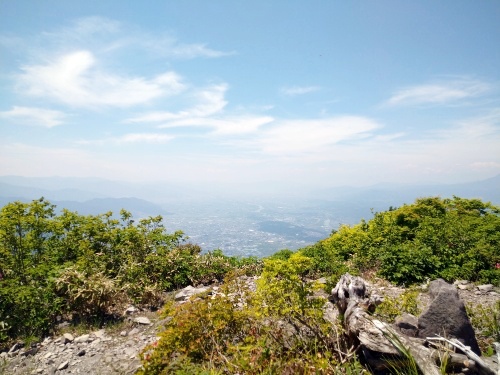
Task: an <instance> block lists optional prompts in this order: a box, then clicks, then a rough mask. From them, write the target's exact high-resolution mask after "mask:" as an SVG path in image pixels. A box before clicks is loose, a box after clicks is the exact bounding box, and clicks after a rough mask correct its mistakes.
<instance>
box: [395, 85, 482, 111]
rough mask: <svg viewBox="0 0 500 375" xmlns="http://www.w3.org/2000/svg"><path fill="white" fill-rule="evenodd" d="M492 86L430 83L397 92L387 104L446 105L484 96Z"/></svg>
mask: <svg viewBox="0 0 500 375" xmlns="http://www.w3.org/2000/svg"><path fill="white" fill-rule="evenodd" d="M489 89H490V85H488V84H486V83H484V82H481V81H477V80H455V81H450V82H441V83H430V84H425V85H417V86H411V87H407V88H404V89H402V90H399V91H397V92H396V93H395V94H394V95H393V96H392V97H391V98H389V100H388V101H387V103H386V104H388V105H391V106H396V105H416V104H444V103H448V102H452V101H456V100H460V99H465V98H471V97H475V96H478V95H480V94H483V93H484V92H486V91H488V90H489Z"/></svg>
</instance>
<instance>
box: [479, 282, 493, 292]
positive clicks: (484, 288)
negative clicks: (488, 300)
mask: <svg viewBox="0 0 500 375" xmlns="http://www.w3.org/2000/svg"><path fill="white" fill-rule="evenodd" d="M477 289H479V290H480V291H481V292H491V291H492V290H493V285H492V284H485V285H479V286H478V287H477Z"/></svg>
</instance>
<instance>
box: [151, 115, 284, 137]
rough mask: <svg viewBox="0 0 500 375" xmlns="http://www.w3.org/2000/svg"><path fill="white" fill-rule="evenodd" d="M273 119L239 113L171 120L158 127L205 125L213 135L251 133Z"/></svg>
mask: <svg viewBox="0 0 500 375" xmlns="http://www.w3.org/2000/svg"><path fill="white" fill-rule="evenodd" d="M273 121H274V118H273V117H271V116H256V115H241V116H226V117H220V118H201V117H189V118H185V119H180V120H175V121H171V122H169V123H167V124H163V125H160V126H159V127H160V128H173V127H191V126H199V127H207V128H210V129H212V130H213V132H214V134H215V135H236V134H245V133H253V132H255V131H257V130H258V129H259V128H260V127H261V126H263V125H266V124H269V123H271V122H273Z"/></svg>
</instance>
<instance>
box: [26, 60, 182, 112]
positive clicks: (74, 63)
mask: <svg viewBox="0 0 500 375" xmlns="http://www.w3.org/2000/svg"><path fill="white" fill-rule="evenodd" d="M96 65H97V62H96V59H95V57H94V56H93V54H92V53H91V52H89V51H77V52H73V53H70V54H66V55H64V56H61V57H60V58H58V59H57V60H55V61H52V62H50V63H48V64H46V65H29V66H25V67H23V68H22V70H23V73H22V74H21V75H20V76H19V84H18V87H19V89H20V90H21V91H22V92H23V93H25V94H27V95H31V96H36V97H42V98H51V99H53V100H56V101H58V102H62V103H65V104H67V105H70V106H75V107H100V106H113V107H128V106H133V105H137V104H143V103H147V102H150V101H151V100H153V99H156V98H158V97H161V96H165V95H172V94H177V93H179V92H180V91H182V90H183V89H184V84H183V83H182V82H181V81H182V80H181V77H180V76H178V75H177V74H176V73H174V72H167V73H164V74H161V75H159V76H157V77H155V78H153V79H146V78H144V77H121V76H118V75H115V74H111V73H105V72H101V71H99V70H98V68H97V67H96Z"/></svg>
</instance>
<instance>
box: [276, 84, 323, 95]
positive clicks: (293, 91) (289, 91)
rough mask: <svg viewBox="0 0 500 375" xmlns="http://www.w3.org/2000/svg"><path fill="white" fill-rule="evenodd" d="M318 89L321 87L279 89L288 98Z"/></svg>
mask: <svg viewBox="0 0 500 375" xmlns="http://www.w3.org/2000/svg"><path fill="white" fill-rule="evenodd" d="M320 89H321V87H319V86H291V87H283V88H282V89H281V92H282V93H283V94H285V95H288V96H297V95H304V94H309V93H311V92H315V91H319V90H320Z"/></svg>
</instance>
